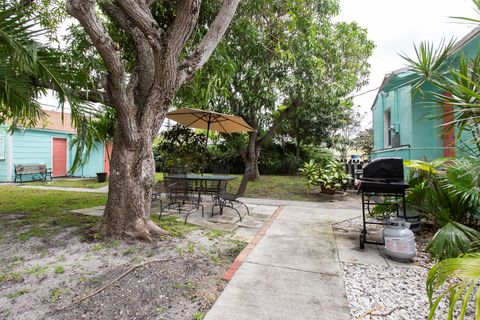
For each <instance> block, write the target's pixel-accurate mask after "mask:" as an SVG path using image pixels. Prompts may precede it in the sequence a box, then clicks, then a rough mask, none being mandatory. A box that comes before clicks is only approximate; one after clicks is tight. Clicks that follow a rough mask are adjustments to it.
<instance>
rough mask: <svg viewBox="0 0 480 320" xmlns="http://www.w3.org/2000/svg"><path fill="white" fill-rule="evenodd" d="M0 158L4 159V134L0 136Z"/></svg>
mask: <svg viewBox="0 0 480 320" xmlns="http://www.w3.org/2000/svg"><path fill="white" fill-rule="evenodd" d="M0 160H5V136H0Z"/></svg>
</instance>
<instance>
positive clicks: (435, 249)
mask: <svg viewBox="0 0 480 320" xmlns="http://www.w3.org/2000/svg"><path fill="white" fill-rule="evenodd" d="M479 239H480V232H478V231H477V230H475V229H473V228H470V227H467V226H465V225H463V224H461V223H458V222H455V221H450V222H448V223H446V224H445V225H444V226H443V227H441V228H440V229H439V230H438V231H437V232H436V233H435V235H434V236H433V239H432V240H431V241H430V243H429V244H428V246H427V250H428V251H430V253H431V254H432V256H433V257H434V258H435V259H437V260H443V259H448V258H456V257H458V256H459V255H461V254H463V253H467V252H468V251H469V250H470V249H471V248H472V247H474V244H475V242H476V241H478V240H479Z"/></svg>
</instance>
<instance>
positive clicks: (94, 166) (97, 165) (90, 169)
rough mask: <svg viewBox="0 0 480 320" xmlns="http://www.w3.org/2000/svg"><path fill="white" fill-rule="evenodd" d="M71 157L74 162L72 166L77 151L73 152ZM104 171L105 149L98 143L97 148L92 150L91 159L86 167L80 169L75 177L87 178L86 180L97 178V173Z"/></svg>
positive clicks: (75, 173) (73, 150)
mask: <svg viewBox="0 0 480 320" xmlns="http://www.w3.org/2000/svg"><path fill="white" fill-rule="evenodd" d="M71 155H72V156H71V157H70V159H72V161H71V162H70V165H72V163H73V157H74V156H75V149H72V150H71ZM103 171H104V148H103V144H101V143H96V144H95V147H94V148H93V149H92V151H91V153H90V157H89V159H88V161H87V163H85V164H84V165H82V166H81V167H80V168H78V169H77V170H76V171H75V172H74V173H73V175H74V176H77V177H85V178H92V177H96V175H97V172H103Z"/></svg>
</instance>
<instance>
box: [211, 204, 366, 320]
mask: <svg viewBox="0 0 480 320" xmlns="http://www.w3.org/2000/svg"><path fill="white" fill-rule="evenodd" d="M248 200H250V199H248ZM252 200H253V199H252ZM261 201H262V200H254V201H252V202H255V203H258V202H261ZM274 203H277V204H278V203H279V202H275V201H274V200H269V201H268V204H269V205H273V204H274ZM283 204H288V205H286V206H283V208H282V209H281V211H280V213H279V215H278V217H277V218H276V219H275V220H274V221H273V223H272V225H271V227H270V228H269V229H268V231H267V232H266V234H265V235H264V236H263V238H262V239H261V240H260V241H259V242H258V244H257V245H256V246H255V247H254V248H253V250H252V251H251V253H250V254H249V255H248V256H247V257H246V258H245V260H244V262H243V264H242V265H241V266H240V267H239V269H238V270H237V271H236V273H235V275H234V276H233V278H232V280H231V281H230V282H229V284H228V285H227V287H226V288H225V290H224V292H223V293H222V294H221V296H220V298H219V299H218V300H217V301H216V303H215V304H214V306H213V307H212V309H211V310H210V311H209V312H208V314H207V316H206V318H205V319H207V320H218V319H222V320H228V319H232V320H233V319H235V320H239V319H245V320H247V319H248V320H250V319H256V320H257V319H258V320H261V319H329V320H335V319H342V320H343V319H349V318H350V313H349V307H348V302H347V299H346V294H345V286H344V282H343V278H342V275H341V269H340V263H339V258H338V253H337V250H336V245H335V237H334V234H333V229H332V224H334V223H337V222H340V221H343V220H346V219H351V218H354V217H356V216H358V215H359V210H358V209H355V208H354V205H353V203H352V202H349V201H346V202H344V203H343V204H344V207H345V208H340V207H339V206H341V204H342V202H335V203H331V204H330V203H316V204H313V203H311V202H310V203H301V202H288V203H285V202H284V203H283ZM357 207H358V205H357Z"/></svg>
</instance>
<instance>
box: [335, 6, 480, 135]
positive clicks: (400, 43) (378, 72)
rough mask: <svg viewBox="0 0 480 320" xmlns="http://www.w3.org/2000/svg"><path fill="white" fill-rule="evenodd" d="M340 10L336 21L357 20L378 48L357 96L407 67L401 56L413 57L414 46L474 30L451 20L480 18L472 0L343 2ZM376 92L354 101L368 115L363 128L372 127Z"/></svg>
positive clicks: (374, 52)
mask: <svg viewBox="0 0 480 320" xmlns="http://www.w3.org/2000/svg"><path fill="white" fill-rule="evenodd" d="M340 8H341V12H340V15H339V16H338V17H337V19H336V20H338V21H356V22H357V23H358V24H359V25H360V26H361V27H363V28H365V29H367V30H368V37H369V39H370V40H372V41H373V42H374V43H375V45H376V47H375V49H374V51H373V55H372V57H371V58H370V60H369V62H370V64H371V69H370V78H369V83H368V84H367V85H366V86H364V87H363V88H361V89H360V90H359V91H358V92H357V93H355V94H361V93H363V92H366V91H369V90H372V89H376V88H378V87H379V86H380V85H381V83H382V81H383V78H384V76H385V74H387V73H389V72H391V71H394V70H397V69H401V68H403V67H405V60H403V59H402V58H401V57H400V56H399V54H401V53H405V54H406V55H407V56H409V57H413V56H414V54H415V51H414V46H413V44H414V43H415V44H417V45H418V44H419V43H420V42H421V41H428V42H431V43H434V44H438V43H440V41H441V40H442V38H445V39H446V40H447V41H448V40H450V39H451V38H454V39H457V40H460V39H461V38H463V37H464V36H465V35H467V34H468V33H469V32H470V31H471V30H472V29H473V28H474V25H472V24H467V23H462V22H459V21H458V20H455V19H452V18H449V17H452V16H460V17H472V18H480V14H479V13H478V12H477V11H476V10H475V7H474V5H473V2H472V1H471V0H403V1H402V0H396V1H394V0H340ZM377 91H378V90H374V91H373V92H371V93H367V94H364V95H361V96H358V97H355V98H354V103H355V105H359V106H360V109H361V111H362V112H366V116H365V118H364V119H363V121H362V127H368V126H371V113H370V107H371V106H372V104H373V101H374V100H375V96H376V94H377Z"/></svg>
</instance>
